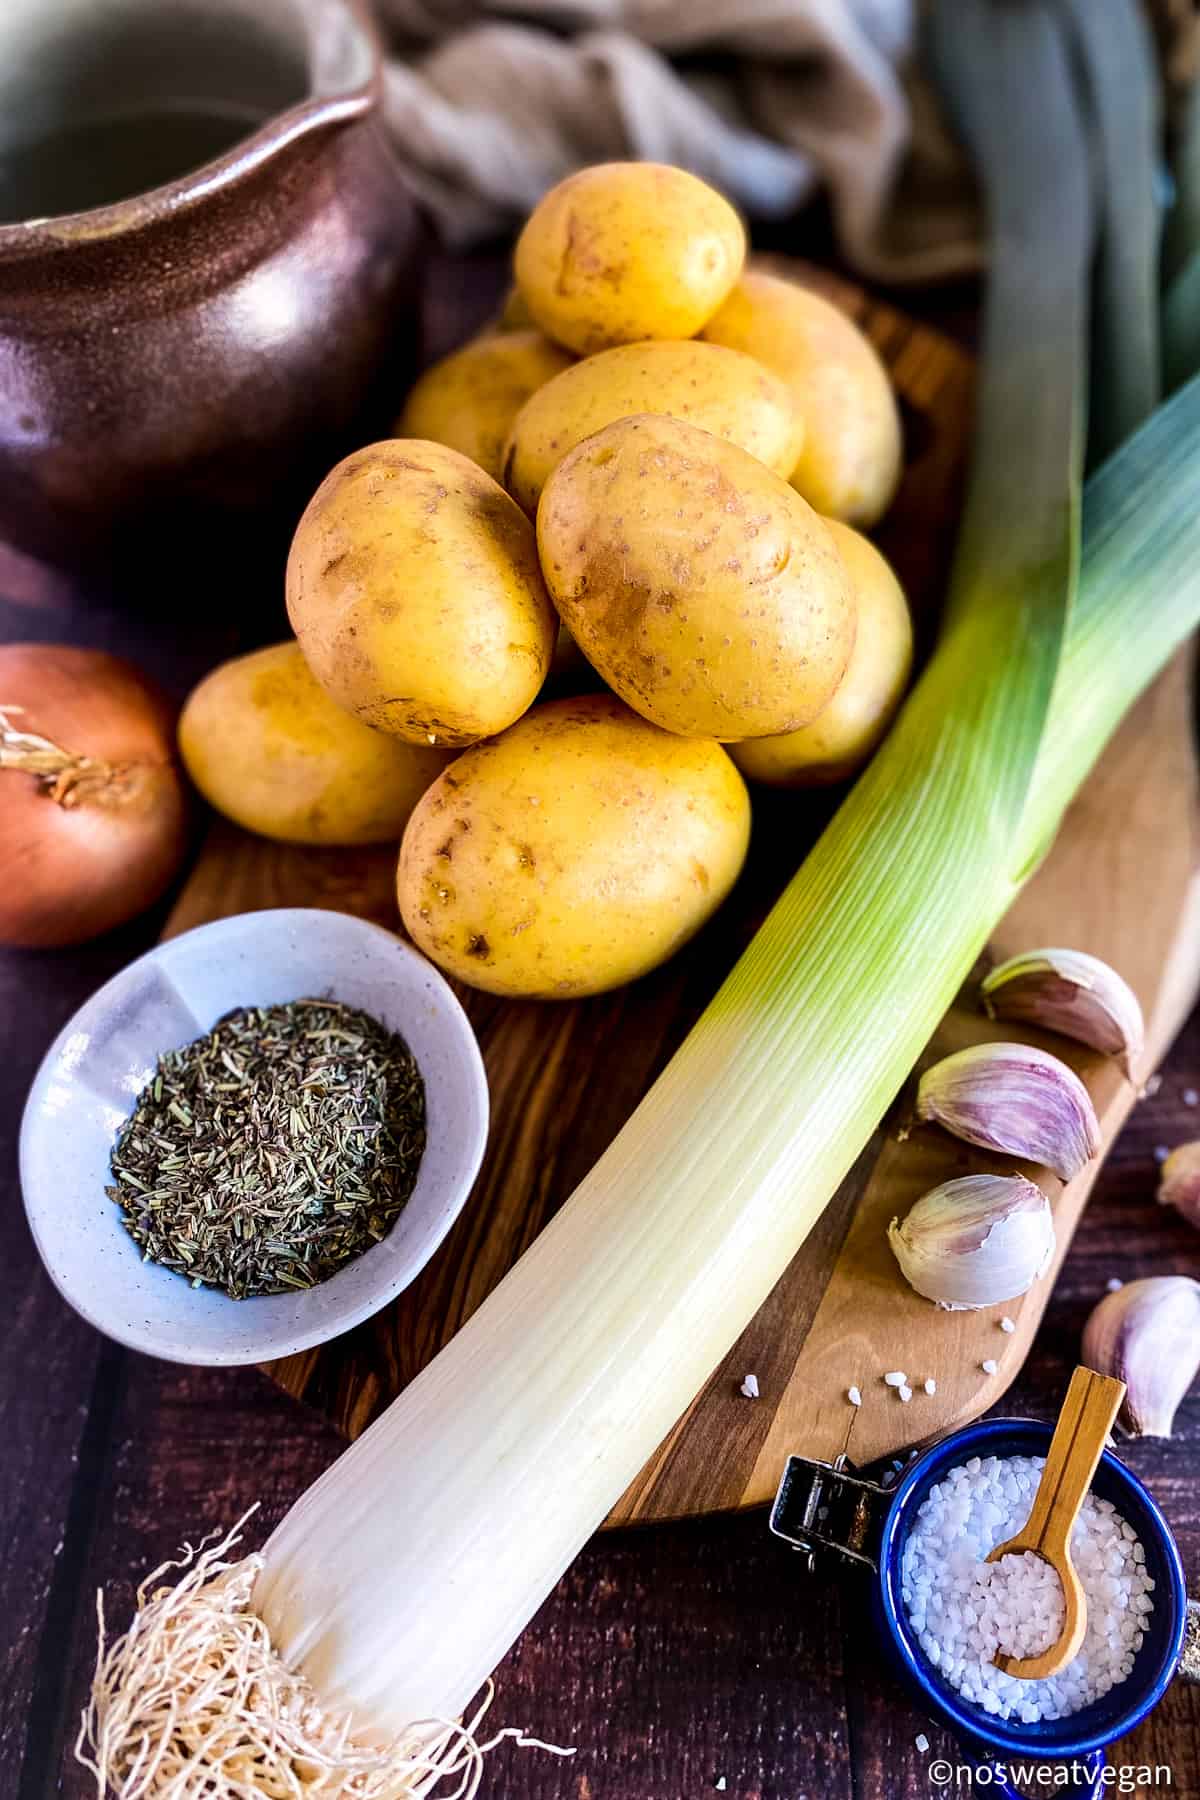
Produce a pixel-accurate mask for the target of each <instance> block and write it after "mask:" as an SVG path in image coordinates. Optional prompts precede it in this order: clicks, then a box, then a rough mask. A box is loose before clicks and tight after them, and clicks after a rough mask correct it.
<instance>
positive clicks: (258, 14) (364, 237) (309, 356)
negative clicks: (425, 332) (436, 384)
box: [0, 0, 422, 606]
mask: <svg viewBox="0 0 1200 1800" xmlns="http://www.w3.org/2000/svg"><path fill="white" fill-rule="evenodd" d="M380 81H381V70H380V61H379V53H378V48H377V45H376V43H375V40H374V38H373V35H372V33H371V31H370V28H369V26H368V25H367V23H366V20H365V17H364V15H363V13H362V12H361V11H360V10H359V7H358V5H357V0H52V3H48V0H3V5H2V6H0V547H3V548H4V550H5V552H6V557H7V565H6V563H5V559H4V558H0V568H3V567H4V566H15V565H17V564H19V565H20V566H22V567H33V568H37V567H44V566H46V565H56V566H57V567H59V568H64V569H70V570H72V571H73V572H74V579H75V580H77V581H78V580H79V578H80V577H82V579H83V580H84V582H85V583H86V584H87V585H89V586H90V587H91V588H92V589H93V591H95V592H96V593H97V594H98V595H100V594H104V595H107V594H110V593H112V592H113V591H114V590H116V591H118V592H119V591H121V590H122V589H126V590H128V591H132V590H133V588H134V587H139V588H141V589H142V590H143V591H145V590H146V589H149V591H150V592H151V593H152V594H155V595H156V596H157V599H158V600H159V601H161V602H162V603H163V604H164V606H169V603H170V602H171V600H172V599H173V598H174V597H175V596H176V595H177V594H179V593H180V592H183V591H190V590H197V589H204V588H205V587H207V588H208V589H209V590H210V591H211V590H212V587H213V584H214V583H218V584H221V583H223V584H224V585H225V586H226V587H229V586H230V585H234V586H238V585H240V582H239V580H237V579H236V577H238V576H243V577H244V575H245V574H246V572H247V571H248V570H250V569H252V568H254V567H256V566H258V565H259V563H262V565H263V566H266V567H270V566H271V562H272V559H275V558H277V555H278V550H279V545H280V542H281V538H282V536H283V534H284V533H285V532H286V529H287V527H288V525H289V524H290V523H291V522H292V521H293V520H294V518H295V517H296V516H297V514H298V510H299V508H300V506H301V505H302V504H303V502H304V500H305V499H306V497H307V493H308V491H309V490H310V489H311V487H312V485H313V484H314V483H315V481H316V480H317V479H318V478H319V477H320V475H321V474H323V473H324V471H325V469H326V468H327V467H328V466H329V465H330V463H331V462H332V461H333V460H335V458H336V457H337V456H338V455H339V454H341V453H342V452H343V451H344V450H345V449H346V448H348V447H349V446H350V444H351V443H352V442H353V441H355V440H357V441H362V440H363V438H364V437H366V436H367V435H370V434H373V433H376V432H378V431H379V430H381V429H383V428H384V427H386V423H387V420H388V417H389V415H392V414H394V412H395V410H396V406H397V402H398V398H399V391H400V383H401V379H402V370H401V369H399V368H397V366H396V365H397V363H398V362H400V363H402V362H403V361H404V360H405V358H406V356H407V355H410V354H411V350H412V345H413V341H414V336H415V327H414V319H415V307H416V293H417V286H418V277H419V272H420V270H419V265H420V252H421V240H422V229H421V226H420V223H419V220H418V216H417V213H416V209H415V207H414V205H413V203H412V201H411V199H410V198H409V196H408V194H407V192H406V190H405V187H404V184H403V180H402V176H401V173H400V171H399V169H398V167H397V165H396V163H395V162H394V160H393V158H392V155H391V152H390V151H389V149H388V146H387V144H386V142H385V139H384V136H383V133H382V130H381V128H380V126H379V123H378V119H377V116H376V114H377V102H378V96H379V90H380ZM13 553H15V555H14V554H13ZM2 586H3V580H2V579H0V587H2ZM222 597H224V596H222V595H219V594H214V599H217V600H219V599H221V598H222Z"/></svg>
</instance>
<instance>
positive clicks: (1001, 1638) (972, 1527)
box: [901, 1456, 1154, 1725]
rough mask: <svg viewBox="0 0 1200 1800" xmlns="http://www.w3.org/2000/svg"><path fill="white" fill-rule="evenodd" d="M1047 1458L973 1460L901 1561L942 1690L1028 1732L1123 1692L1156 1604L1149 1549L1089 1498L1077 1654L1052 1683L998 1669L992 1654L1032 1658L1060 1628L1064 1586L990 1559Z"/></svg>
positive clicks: (1081, 1533) (945, 1478) (1076, 1557)
mask: <svg viewBox="0 0 1200 1800" xmlns="http://www.w3.org/2000/svg"><path fill="white" fill-rule="evenodd" d="M1044 1466H1045V1459H1044V1458H1043V1457H1040V1456H1036V1457H1030V1456H1013V1457H1003V1458H1002V1457H996V1456H988V1457H977V1456H973V1457H971V1458H970V1460H969V1461H968V1462H967V1463H964V1464H961V1465H960V1466H959V1467H957V1468H953V1469H950V1470H948V1471H947V1472H946V1473H945V1474H944V1475H940V1476H939V1477H938V1479H937V1480H936V1481H935V1482H934V1483H933V1485H932V1486H931V1487H930V1489H929V1492H928V1493H927V1495H926V1497H925V1499H924V1500H923V1501H922V1503H921V1506H920V1509H919V1510H918V1512H917V1516H916V1518H915V1520H914V1521H913V1525H912V1529H911V1530H910V1532H909V1534H908V1538H907V1540H906V1542H905V1545H904V1554H903V1556H902V1558H901V1589H902V1596H903V1603H904V1607H905V1610H906V1612H907V1613H908V1617H909V1620H910V1621H911V1624H912V1626H913V1629H914V1631H915V1633H916V1635H917V1638H918V1641H919V1643H920V1645H921V1648H922V1650H923V1651H924V1654H925V1656H926V1657H927V1658H928V1660H929V1662H930V1663H931V1664H932V1665H933V1667H934V1668H935V1669H937V1671H938V1673H939V1675H940V1677H941V1679H943V1680H945V1681H947V1682H948V1683H949V1684H950V1686H951V1687H953V1688H955V1689H957V1691H958V1692H959V1693H960V1694H962V1695H963V1697H964V1699H966V1700H967V1701H968V1702H970V1703H971V1704H972V1705H974V1706H976V1707H977V1708H979V1709H980V1711H981V1712H983V1713H985V1714H988V1715H990V1716H992V1717H995V1718H1001V1719H1010V1718H1012V1719H1016V1720H1018V1721H1019V1722H1020V1723H1022V1724H1028V1725H1032V1724H1035V1723H1036V1722H1037V1721H1038V1720H1039V1719H1059V1718H1067V1717H1069V1716H1070V1715H1071V1714H1072V1713H1076V1712H1079V1711H1080V1710H1081V1709H1082V1708H1083V1707H1085V1706H1090V1705H1091V1704H1092V1702H1093V1701H1094V1700H1097V1699H1099V1698H1100V1697H1101V1695H1103V1694H1106V1693H1108V1691H1109V1690H1110V1688H1113V1687H1116V1686H1118V1685H1119V1683H1121V1682H1122V1681H1125V1680H1126V1679H1127V1678H1128V1677H1129V1675H1130V1674H1131V1673H1132V1671H1133V1669H1134V1667H1135V1659H1136V1657H1137V1654H1138V1652H1139V1650H1140V1649H1141V1647H1142V1643H1143V1641H1144V1633H1145V1630H1146V1626H1147V1619H1148V1615H1149V1613H1150V1612H1151V1611H1152V1609H1153V1606H1154V1601H1153V1598H1152V1594H1153V1589H1154V1584H1153V1581H1152V1580H1151V1579H1150V1578H1149V1576H1148V1575H1147V1572H1146V1567H1145V1555H1146V1553H1145V1550H1144V1548H1143V1546H1142V1545H1141V1544H1140V1543H1139V1542H1138V1539H1137V1536H1136V1533H1135V1532H1134V1531H1133V1529H1132V1527H1131V1526H1129V1525H1127V1524H1126V1523H1125V1521H1124V1519H1122V1517H1121V1516H1120V1514H1119V1513H1118V1512H1117V1511H1116V1509H1115V1508H1114V1507H1113V1506H1112V1504H1111V1502H1110V1501H1107V1500H1099V1499H1097V1498H1096V1496H1095V1495H1094V1494H1089V1495H1088V1496H1087V1498H1086V1499H1085V1500H1084V1503H1083V1505H1082V1507H1081V1508H1080V1511H1079V1517H1078V1518H1077V1520H1076V1522H1075V1529H1074V1532H1073V1534H1072V1537H1071V1557H1072V1561H1073V1562H1074V1564H1075V1567H1076V1569H1077V1570H1078V1572H1079V1578H1080V1580H1081V1581H1082V1583H1083V1588H1084V1593H1085V1595H1086V1596H1087V1602H1088V1623H1087V1635H1086V1636H1085V1638H1084V1641H1083V1648H1082V1649H1081V1650H1080V1652H1079V1654H1078V1655H1077V1656H1076V1657H1075V1658H1074V1659H1073V1660H1072V1661H1071V1662H1069V1663H1068V1664H1067V1666H1066V1668H1065V1669H1062V1670H1060V1671H1059V1673H1058V1674H1057V1675H1052V1676H1050V1677H1049V1678H1048V1679H1047V1680H1045V1681H1021V1680H1018V1679H1017V1678H1016V1677H1015V1676H1012V1675H1005V1674H1003V1673H1002V1672H1001V1671H1000V1670H999V1669H998V1668H997V1667H996V1666H995V1664H994V1663H993V1661H992V1657H993V1656H994V1654H995V1652H996V1651H997V1650H1004V1651H1007V1653H1008V1654H1009V1655H1011V1656H1033V1655H1036V1654H1037V1653H1038V1652H1039V1651H1041V1650H1044V1649H1046V1647H1047V1646H1048V1645H1049V1644H1051V1643H1052V1642H1053V1641H1054V1639H1055V1637H1056V1636H1057V1634H1058V1630H1059V1628H1060V1625H1061V1622H1062V1614H1063V1599H1062V1587H1061V1584H1060V1582H1059V1579H1058V1576H1057V1575H1056V1574H1055V1573H1054V1571H1053V1569H1051V1568H1050V1567H1049V1565H1048V1564H1046V1563H1044V1562H1042V1561H1041V1559H1040V1558H1039V1557H1036V1556H1033V1555H1030V1554H1028V1553H1027V1554H1025V1555H1022V1556H1006V1557H1004V1558H1003V1560H1002V1561H1000V1562H998V1563H989V1562H988V1561H987V1560H986V1558H987V1555H988V1552H989V1551H990V1550H992V1549H993V1548H994V1547H995V1545H996V1544H999V1543H1002V1542H1003V1541H1004V1540H1005V1539H1006V1538H1009V1537H1012V1535H1013V1534H1014V1532H1016V1531H1017V1530H1019V1529H1020V1527H1021V1526H1022V1525H1023V1524H1024V1523H1025V1521H1026V1519H1027V1518H1028V1516H1029V1508H1030V1504H1031V1502H1032V1499H1033V1495H1034V1493H1035V1491H1036V1489H1037V1484H1038V1480H1039V1478H1040V1475H1041V1472H1042V1469H1043V1467H1044Z"/></svg>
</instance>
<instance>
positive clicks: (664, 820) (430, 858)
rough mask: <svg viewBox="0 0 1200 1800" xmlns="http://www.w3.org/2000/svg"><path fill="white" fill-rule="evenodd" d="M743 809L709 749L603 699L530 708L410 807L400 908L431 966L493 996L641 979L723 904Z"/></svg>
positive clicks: (728, 771) (744, 840) (737, 862)
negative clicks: (411, 811)
mask: <svg viewBox="0 0 1200 1800" xmlns="http://www.w3.org/2000/svg"><path fill="white" fill-rule="evenodd" d="M749 833H750V802H749V798H748V796H747V793H746V787H745V783H744V782H743V780H742V778H741V776H740V775H739V774H738V772H737V770H736V769H735V768H734V766H733V764H732V762H731V761H730V759H729V757H728V755H727V754H726V752H725V751H724V750H722V749H721V747H720V745H718V744H713V743H703V742H699V741H696V740H693V739H688V738H680V737H674V736H672V735H671V734H670V733H669V732H665V731H659V730H658V729H657V728H656V727H655V726H653V725H649V724H647V723H646V721H645V720H644V719H640V718H639V717H638V716H637V714H636V713H633V712H630V710H629V708H628V707H626V706H622V704H621V702H620V701H619V700H617V699H615V698H614V697H613V695H611V694H586V695H582V696H580V697H578V698H575V699H569V700H553V701H549V702H547V703H545V704H543V705H539V706H535V707H534V708H533V710H532V711H531V712H529V713H527V714H526V716H525V717H524V718H523V719H521V720H520V721H519V722H518V723H517V724H516V725H512V726H510V727H509V729H508V730H507V731H505V732H502V733H501V734H500V736H499V737H495V738H492V739H490V740H489V741H488V742H487V743H486V744H477V745H476V746H475V748H474V749H471V750H467V751H465V752H464V753H463V755H462V756H460V757H459V758H458V760H457V761H456V762H455V763H453V764H452V766H451V767H450V768H448V769H447V770H446V771H445V773H444V774H443V775H442V776H441V777H439V779H438V780H437V781H436V782H435V783H434V784H433V786H432V787H431V788H430V789H429V791H428V793H427V794H425V796H424V797H423V799H422V800H421V801H420V802H419V803H418V805H417V807H416V809H415V811H414V812H413V815H412V818H411V819H410V820H409V822H408V827H407V829H406V831H405V833H404V839H403V842H402V844H401V847H400V862H399V869H398V873H397V889H398V895H399V901H400V911H401V914H402V916H403V919H404V923H405V926H406V927H407V929H408V931H409V933H410V935H411V937H412V939H413V941H414V942H415V943H416V944H417V946H418V947H419V948H420V949H421V950H423V951H424V952H425V954H426V955H427V956H430V957H432V959H433V960H434V962H436V963H438V964H440V966H441V967H442V968H443V969H445V970H446V971H447V973H448V974H451V975H454V976H457V977H458V978H459V979H460V980H462V981H466V982H469V983H470V984H471V985H472V986H474V987H481V988H486V989H487V990H488V991H489V992H490V993H493V994H509V995H513V996H525V997H529V998H534V999H570V998H574V997H576V996H578V995H580V994H595V993H599V992H601V991H602V990H603V989H605V988H611V987H619V986H620V985H621V984H622V983H624V982H627V981H632V980H634V979H635V978H636V977H637V976H639V975H644V974H645V973H646V972H647V970H649V969H653V968H655V967H656V966H657V964H659V963H661V962H663V961H664V960H665V959H666V958H667V957H668V956H670V955H671V954H672V953H673V952H674V951H675V950H678V949H679V947H680V945H681V944H683V943H685V942H686V941H687V939H688V938H690V937H691V936H692V934H693V933H694V932H695V931H697V930H698V929H699V928H700V926H701V925H702V924H703V923H704V921H705V920H706V919H707V918H708V917H709V915H710V914H711V913H712V912H714V911H715V909H716V908H717V907H718V906H719V905H720V903H721V901H722V900H723V899H724V898H725V895H726V894H727V893H728V892H729V889H730V888H731V887H732V886H733V883H734V881H735V880H736V879H737V876H738V872H739V870H740V869H741V866H742V863H743V861H744V860H745V855H746V847H747V844H748V842H749Z"/></svg>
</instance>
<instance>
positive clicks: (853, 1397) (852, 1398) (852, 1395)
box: [846, 1387, 862, 1406]
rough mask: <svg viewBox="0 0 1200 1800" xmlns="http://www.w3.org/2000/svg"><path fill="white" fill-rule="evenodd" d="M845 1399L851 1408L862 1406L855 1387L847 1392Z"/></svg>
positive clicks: (859, 1395)
mask: <svg viewBox="0 0 1200 1800" xmlns="http://www.w3.org/2000/svg"><path fill="white" fill-rule="evenodd" d="M846 1398H847V1400H848V1401H849V1402H850V1404H851V1406H861V1405H862V1395H861V1394H860V1393H859V1391H858V1389H857V1388H856V1387H852V1388H850V1389H849V1390H848V1391H847V1394H846Z"/></svg>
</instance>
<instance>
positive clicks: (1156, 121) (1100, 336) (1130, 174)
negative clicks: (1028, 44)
mask: <svg viewBox="0 0 1200 1800" xmlns="http://www.w3.org/2000/svg"><path fill="white" fill-rule="evenodd" d="M1063 5H1064V11H1065V15H1066V17H1067V19H1068V21H1069V24H1070V34H1071V40H1072V44H1073V48H1074V50H1075V52H1076V56H1077V59H1078V62H1079V65H1080V79H1081V83H1082V88H1083V94H1084V101H1085V107H1086V115H1087V118H1088V121H1089V125H1090V136H1091V140H1092V166H1093V180H1094V182H1095V185H1096V194H1097V209H1098V212H1099V215H1100V230H1099V243H1098V247H1097V267H1096V282H1095V323H1094V328H1093V332H1092V345H1093V348H1092V357H1093V367H1094V377H1093V381H1092V394H1091V409H1090V414H1089V419H1088V454H1089V460H1090V462H1092V463H1099V462H1101V461H1102V460H1103V459H1104V457H1105V456H1107V455H1108V453H1109V452H1110V451H1111V450H1113V449H1115V447H1116V446H1117V445H1118V444H1120V443H1121V442H1122V441H1123V440H1124V439H1125V438H1126V437H1128V435H1129V433H1130V432H1131V431H1133V430H1134V429H1135V428H1136V427H1137V426H1138V425H1140V424H1141V422H1142V420H1143V419H1144V418H1145V417H1146V415H1147V414H1148V413H1149V412H1150V411H1151V410H1152V408H1153V407H1154V406H1155V405H1156V403H1157V401H1158V397H1159V383H1160V360H1161V353H1160V349H1159V312H1158V264H1159V232H1160V218H1161V206H1160V183H1159V147H1158V146H1159V138H1160V134H1161V130H1162V120H1161V116H1160V115H1161V106H1160V92H1159V76H1158V62H1157V58H1156V56H1155V53H1154V45H1153V42H1152V41H1151V36H1150V27H1149V24H1148V22H1147V20H1146V18H1145V16H1144V13H1143V9H1142V7H1141V5H1140V4H1139V0H1109V3H1108V5H1107V6H1104V7H1098V6H1097V5H1096V4H1095V0H1063Z"/></svg>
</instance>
